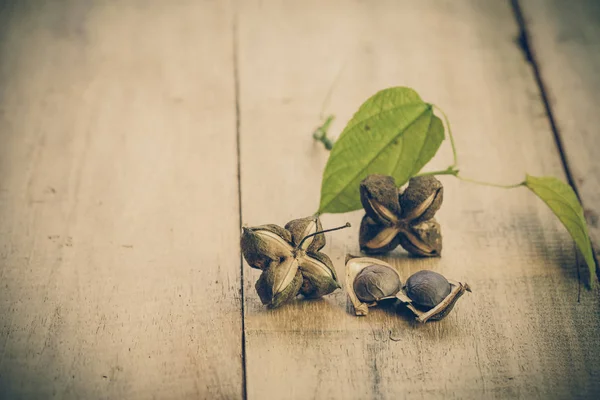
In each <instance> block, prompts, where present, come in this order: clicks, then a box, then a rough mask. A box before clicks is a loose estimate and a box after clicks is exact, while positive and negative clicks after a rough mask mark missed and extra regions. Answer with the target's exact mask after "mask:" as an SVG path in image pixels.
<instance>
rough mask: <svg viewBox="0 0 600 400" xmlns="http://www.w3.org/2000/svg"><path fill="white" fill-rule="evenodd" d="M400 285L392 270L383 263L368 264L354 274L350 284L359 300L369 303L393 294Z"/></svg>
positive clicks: (396, 275)
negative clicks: (354, 276)
mask: <svg viewBox="0 0 600 400" xmlns="http://www.w3.org/2000/svg"><path fill="white" fill-rule="evenodd" d="M401 285H402V283H401V282H400V278H399V277H398V274H397V273H396V272H395V271H394V270H392V269H390V268H388V267H385V266H383V265H369V266H368V267H366V268H365V269H363V270H362V271H360V272H359V273H358V275H356V278H355V279H354V283H353V285H352V286H353V288H354V293H356V297H358V299H359V300H360V301H363V302H365V303H370V302H373V301H379V300H381V299H383V298H386V297H390V296H395V295H396V293H398V291H399V290H400V287H401Z"/></svg>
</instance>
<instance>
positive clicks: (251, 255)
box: [240, 225, 293, 269]
mask: <svg viewBox="0 0 600 400" xmlns="http://www.w3.org/2000/svg"><path fill="white" fill-rule="evenodd" d="M240 246H241V248H242V255H243V256H244V258H245V259H246V261H247V262H248V264H249V265H250V266H251V267H252V268H257V269H266V268H268V267H269V265H270V263H271V261H276V260H279V259H280V258H282V257H289V256H290V255H291V252H292V249H293V247H292V235H291V234H290V233H289V232H288V231H286V230H285V229H283V228H281V227H279V226H277V225H261V226H257V227H254V228H242V238H241V241H240Z"/></svg>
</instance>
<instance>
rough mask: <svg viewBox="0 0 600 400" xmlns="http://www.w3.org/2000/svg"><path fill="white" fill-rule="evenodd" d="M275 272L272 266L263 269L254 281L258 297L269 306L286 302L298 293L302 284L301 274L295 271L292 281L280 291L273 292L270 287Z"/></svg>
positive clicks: (271, 286)
mask: <svg viewBox="0 0 600 400" xmlns="http://www.w3.org/2000/svg"><path fill="white" fill-rule="evenodd" d="M274 278H275V274H274V270H273V269H272V268H269V269H267V270H265V271H263V273H262V274H260V278H258V280H257V281H256V284H255V285H254V287H255V288H256V292H257V293H258V297H260V301H261V302H262V303H263V304H264V305H266V306H267V307H269V308H277V307H279V306H280V305H282V304H283V303H286V302H288V301H289V300H291V299H293V298H294V297H296V296H297V295H298V291H299V290H300V287H301V286H302V274H301V273H300V271H297V272H296V276H295V277H294V279H293V280H292V282H291V283H290V284H289V285H288V286H287V287H286V288H285V289H283V290H282V291H281V292H279V293H276V294H273V291H272V288H273V285H274V281H275V279H274Z"/></svg>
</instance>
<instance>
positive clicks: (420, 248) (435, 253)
mask: <svg viewBox="0 0 600 400" xmlns="http://www.w3.org/2000/svg"><path fill="white" fill-rule="evenodd" d="M398 240H399V242H400V245H401V246H402V247H404V249H405V250H406V251H408V252H409V253H410V254H412V255H415V256H422V257H439V256H441V255H442V232H441V227H440V224H439V223H438V222H437V221H436V220H435V219H430V220H429V221H425V222H421V223H420V224H418V225H413V226H411V227H409V228H408V229H407V230H406V231H403V232H402V233H401V234H400V235H398Z"/></svg>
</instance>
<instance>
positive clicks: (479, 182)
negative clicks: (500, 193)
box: [454, 174, 525, 189]
mask: <svg viewBox="0 0 600 400" xmlns="http://www.w3.org/2000/svg"><path fill="white" fill-rule="evenodd" d="M454 176H456V177H457V178H458V179H460V180H461V181H464V182H470V183H475V184H477V185H483V186H492V187H497V188H502V189H514V188H517V187H519V186H523V185H525V182H519V183H515V184H513V185H500V184H498V183H491V182H483V181H478V180H475V179H471V178H465V177H462V176H460V175H458V174H456V175H454Z"/></svg>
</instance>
